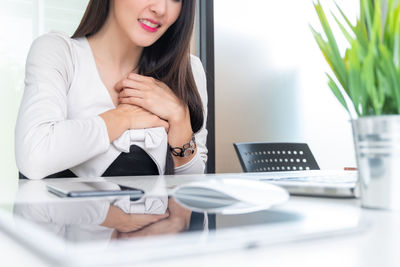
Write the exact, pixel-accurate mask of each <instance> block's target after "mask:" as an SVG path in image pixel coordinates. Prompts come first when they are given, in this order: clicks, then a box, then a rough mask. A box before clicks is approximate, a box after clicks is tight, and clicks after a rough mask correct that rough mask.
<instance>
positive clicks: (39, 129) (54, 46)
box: [15, 32, 207, 179]
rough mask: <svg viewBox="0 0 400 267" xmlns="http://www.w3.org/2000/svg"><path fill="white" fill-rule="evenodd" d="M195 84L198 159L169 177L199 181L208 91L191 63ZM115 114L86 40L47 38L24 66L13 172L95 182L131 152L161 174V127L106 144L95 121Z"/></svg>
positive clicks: (195, 63)
mask: <svg viewBox="0 0 400 267" xmlns="http://www.w3.org/2000/svg"><path fill="white" fill-rule="evenodd" d="M191 66H192V70H193V75H194V79H195V82H196V85H197V88H198V91H199V94H200V97H201V100H202V103H203V107H204V124H203V127H202V128H201V130H200V131H199V132H197V133H196V134H195V138H196V144H197V153H196V155H195V156H194V157H193V159H192V160H191V161H189V162H188V163H186V164H184V165H182V166H179V167H177V168H175V173H176V174H187V173H203V172H204V169H205V163H206V161H207V148H206V139H207V130H206V128H205V124H206V118H207V89H206V76H205V73H204V69H203V66H202V64H201V62H200V60H199V59H198V58H197V57H195V56H191ZM114 108H115V106H114V104H113V102H112V100H111V97H110V95H109V93H108V91H107V89H106V87H105V86H104V84H103V82H102V81H101V79H100V76H99V73H98V71H97V67H96V63H95V60H94V57H93V54H92V51H91V48H90V46H89V43H88V41H87V39H86V38H85V37H83V38H77V39H71V38H70V37H68V36H67V35H65V34H62V33H56V32H52V33H48V34H45V35H43V36H41V37H39V38H38V39H36V40H35V41H34V42H33V44H32V47H31V49H30V52H29V54H28V58H27V62H26V73H25V91H24V95H23V98H22V102H21V106H20V109H19V114H18V120H17V125H16V130H15V154H16V162H17V166H18V169H19V170H20V172H21V173H22V174H24V175H25V176H26V177H28V178H30V179H41V178H43V177H46V176H48V175H50V174H54V173H57V172H60V171H63V170H66V169H70V170H71V171H72V172H73V173H74V174H75V175H77V176H78V177H99V176H101V175H102V174H103V173H104V171H105V170H106V169H107V168H108V167H109V166H110V165H111V163H112V162H113V161H114V160H115V159H116V158H117V157H118V156H119V155H120V153H121V152H129V148H130V146H131V145H132V144H135V145H137V146H139V147H141V148H142V149H143V150H144V151H146V152H147V154H148V155H149V156H150V157H151V158H152V159H153V160H154V162H155V163H156V165H157V167H158V171H159V173H160V174H164V172H165V155H166V152H167V147H168V143H167V142H168V136H167V133H166V132H165V130H164V128H163V127H156V128H148V129H135V130H128V131H125V132H124V133H123V134H122V135H121V136H120V137H119V138H118V139H117V140H115V141H114V142H113V143H112V144H110V141H109V137H108V132H107V127H106V124H105V122H104V121H103V119H102V118H101V117H100V116H98V114H101V113H103V112H106V111H107V110H110V109H114Z"/></svg>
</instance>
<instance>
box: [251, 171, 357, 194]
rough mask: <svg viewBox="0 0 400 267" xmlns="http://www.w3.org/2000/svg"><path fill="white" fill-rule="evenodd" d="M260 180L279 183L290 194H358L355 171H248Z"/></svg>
mask: <svg viewBox="0 0 400 267" xmlns="http://www.w3.org/2000/svg"><path fill="white" fill-rule="evenodd" d="M248 174H249V175H251V176H252V177H255V178H256V179H258V180H260V181H266V182H269V183H272V184H275V185H279V186H282V187H284V188H285V189H287V190H288V192H289V193H290V194H292V195H303V196H322V197H337V198H354V197H357V196H358V189H357V186H356V185H357V179H358V172H357V171H353V170H351V171H348V170H304V171H281V172H255V173H248Z"/></svg>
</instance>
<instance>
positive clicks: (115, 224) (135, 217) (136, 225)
mask: <svg viewBox="0 0 400 267" xmlns="http://www.w3.org/2000/svg"><path fill="white" fill-rule="evenodd" d="M168 216H169V213H168V211H167V212H166V213H164V214H161V215H158V214H133V213H132V214H127V213H125V212H123V211H122V210H121V209H120V208H118V207H116V206H113V205H110V208H109V210H108V213H107V217H106V219H105V220H104V222H103V223H102V224H100V225H101V226H105V227H109V228H114V229H116V230H118V231H119V232H123V233H127V232H132V231H136V230H139V229H142V228H143V227H145V226H147V225H150V224H152V223H155V222H158V221H160V220H163V219H166V218H168Z"/></svg>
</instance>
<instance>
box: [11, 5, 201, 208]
mask: <svg viewBox="0 0 400 267" xmlns="http://www.w3.org/2000/svg"><path fill="white" fill-rule="evenodd" d="M194 8H195V3H194V1H191V0H182V1H179V0H118V1H115V0H101V1H99V0H91V1H90V2H89V4H88V7H87V10H86V12H85V15H84V17H83V19H82V21H81V23H80V25H79V27H78V29H77V30H76V32H75V33H74V35H73V36H72V38H69V37H67V36H65V35H63V34H60V33H50V34H46V35H44V36H41V37H39V38H38V39H37V40H36V41H35V42H34V43H33V44H32V47H31V50H30V52H29V55H28V58H27V63H26V77H25V91H24V96H23V99H22V103H21V106H20V111H19V116H18V121H17V126H16V138H15V139H16V161H17V166H18V168H19V170H20V172H21V173H22V174H23V175H25V176H27V177H28V178H30V179H41V178H44V177H67V176H68V177H71V176H79V177H98V176H116V175H146V174H164V173H165V174H172V173H176V174H181V173H202V172H203V171H204V166H205V162H206V159H207V149H206V148H205V140H206V135H207V131H206V129H205V126H204V125H205V121H206V119H205V118H206V104H207V96H206V89H205V86H206V83H205V74H204V70H203V68H202V66H201V63H200V61H199V60H198V59H197V58H196V57H193V56H190V55H189V42H190V35H191V32H192V29H193V21H194ZM167 132H168V133H167ZM174 167H175V168H174ZM110 210H111V209H110ZM117 212H119V211H117Z"/></svg>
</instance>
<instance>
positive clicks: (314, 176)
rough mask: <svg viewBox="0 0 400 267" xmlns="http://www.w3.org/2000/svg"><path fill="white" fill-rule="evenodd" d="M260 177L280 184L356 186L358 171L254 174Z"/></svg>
mask: <svg viewBox="0 0 400 267" xmlns="http://www.w3.org/2000/svg"><path fill="white" fill-rule="evenodd" d="M252 175H254V176H257V177H258V176H259V179H260V180H262V181H274V182H275V181H280V182H286V181H288V182H289V181H290V182H307V183H328V184H345V183H349V184H350V183H351V184H354V183H355V182H356V181H357V177H358V173H357V171H333V170H332V171H331V170H329V171H325V170H323V171H321V170H310V171H290V172H263V173H252Z"/></svg>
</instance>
